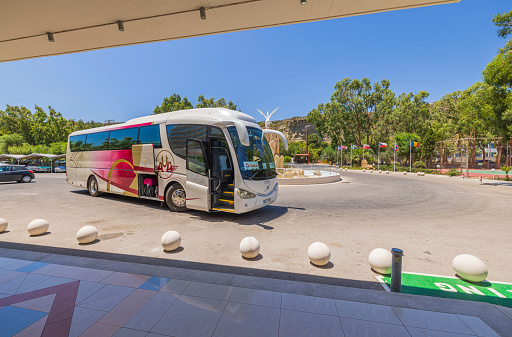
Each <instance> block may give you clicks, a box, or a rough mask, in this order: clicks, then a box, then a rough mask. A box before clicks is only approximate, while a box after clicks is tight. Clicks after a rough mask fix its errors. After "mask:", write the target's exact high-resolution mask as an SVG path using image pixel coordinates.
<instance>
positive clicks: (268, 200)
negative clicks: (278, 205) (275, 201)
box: [263, 198, 272, 205]
mask: <svg viewBox="0 0 512 337" xmlns="http://www.w3.org/2000/svg"><path fill="white" fill-rule="evenodd" d="M271 201H272V198H268V199H265V200H263V205H266V204H270V202H271Z"/></svg>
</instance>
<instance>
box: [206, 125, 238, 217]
mask: <svg viewBox="0 0 512 337" xmlns="http://www.w3.org/2000/svg"><path fill="white" fill-rule="evenodd" d="M212 129H213V127H212ZM209 145H210V149H209V153H210V167H211V172H210V193H211V201H212V209H213V210H222V211H228V212H229V211H234V190H235V185H234V174H233V173H234V171H233V161H232V159H231V155H230V152H229V145H228V142H227V141H226V138H225V137H224V135H223V134H222V133H221V134H220V135H217V134H216V133H214V132H212V133H211V135H210V137H209Z"/></svg>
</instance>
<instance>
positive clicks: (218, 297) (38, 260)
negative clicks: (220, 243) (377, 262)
mask: <svg viewBox="0 0 512 337" xmlns="http://www.w3.org/2000/svg"><path fill="white" fill-rule="evenodd" d="M0 256H1V257H0V322H1V323H0V337H3V336H17V337H20V336H30V337H32V336H52V337H54V336H68V335H69V336H73V337H74V336H94V337H97V336H116V337H117V336H123V337H130V336H134V337H139V336H141V337H143V336H146V337H158V336H281V337H284V336H293V337H296V336H297V337H300V336H315V337H316V336H354V337H365V336H371V337H374V336H377V337H378V336H412V337H417V336H418V337H419V336H422V337H445V336H446V337H462V336H483V337H493V336H505V337H510V336H512V310H510V309H506V308H502V307H498V306H495V305H491V304H487V303H479V302H465V301H459V300H449V299H440V298H432V297H421V296H414V295H406V294H390V293H386V292H382V291H375V290H364V289H357V288H346V287H338V286H331V285H323V284H313V283H303V282H296V281H284V280H275V279H263V278H259V277H250V276H241V275H232V274H222V273H215V272H207V271H198V270H188V269H179V268H172V267H163V266H151V265H138V264H132V263H127V262H118V261H107V260H97V259H90V258H76V259H75V263H74V265H70V261H73V259H70V258H69V256H59V255H53V254H47V253H34V252H21V251H14V250H9V249H0ZM21 258H23V259H21ZM63 261H65V262H66V263H63ZM61 263H63V264H61ZM93 267H94V268H93ZM144 274H145V275H144Z"/></svg>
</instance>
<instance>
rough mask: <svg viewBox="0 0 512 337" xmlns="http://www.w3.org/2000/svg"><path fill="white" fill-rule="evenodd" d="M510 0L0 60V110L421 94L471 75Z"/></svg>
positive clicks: (252, 109)
mask: <svg viewBox="0 0 512 337" xmlns="http://www.w3.org/2000/svg"><path fill="white" fill-rule="evenodd" d="M511 8H512V6H511V2H510V0H485V1H484V0H462V1H461V2H459V3H457V4H450V5H442V6H433V7H425V8H417V9H410V10H402V11H395V12H387V13H379V14H371V15H364V16H358V17H351V18H343V19H336V20H329V21H321V22H313V23H304V24H298V25H291V26H283V27H275V28H268V29H260V30H252V31H245V32H237V33H230V34H221V35H214V36H206V37H200V38H192V39H185V40H176V41H167V42H158V43H152V44H144V45H138V46H129V47H118V48H112V49H105V50H98V51H91V52H85V53H78V54H69V55H62V56H53V57H46V58H39V59H32V60H24V61H16V62H7V63H0V78H1V79H2V80H1V81H0V109H4V108H5V106H6V105H7V104H9V105H24V106H26V107H28V108H29V109H31V110H33V108H34V105H35V104H37V105H39V106H42V107H44V108H45V110H46V107H47V106H48V105H51V106H52V107H53V108H54V109H56V110H57V111H60V112H61V113H62V114H63V115H64V116H65V117H66V118H74V119H80V118H81V119H84V120H95V121H104V120H106V119H115V120H116V121H126V120H128V119H130V118H134V117H139V116H144V115H149V114H151V112H152V111H153V109H154V108H155V106H156V105H157V104H161V102H162V100H163V98H164V97H166V96H170V95H171V94H172V93H178V94H180V95H181V96H182V97H183V96H187V97H188V99H189V100H191V101H192V102H194V103H195V102H196V101H197V97H198V96H199V95H200V94H203V95H204V96H206V97H211V96H214V97H216V98H220V97H224V98H226V100H233V101H234V102H235V103H237V104H238V105H239V106H240V107H241V108H242V111H243V112H245V113H248V114H250V115H252V116H254V117H255V118H256V119H257V120H262V119H263V117H261V115H260V114H259V113H258V112H257V110H256V109H260V110H262V111H264V112H265V111H267V110H268V111H272V110H273V109H275V108H276V107H279V110H278V111H277V112H276V114H275V115H274V117H275V118H273V119H283V118H288V117H293V116H305V115H307V113H308V112H309V111H310V110H311V109H313V108H315V107H316V106H317V105H318V104H319V103H325V102H328V101H329V100H330V96H331V95H332V93H333V91H334V85H335V83H336V82H337V81H339V80H341V79H343V78H345V77H351V78H359V79H360V78H362V77H368V78H369V79H370V80H371V81H372V82H373V81H377V80H381V79H383V78H385V79H388V80H390V81H391V89H392V90H393V91H395V92H396V93H397V94H400V93H402V92H418V91H420V90H424V91H427V92H429V93H430V97H429V99H428V100H429V101H431V102H433V101H436V100H438V99H439V98H440V97H442V96H443V95H445V94H447V93H451V92H453V91H456V90H464V89H466V88H467V87H469V86H470V85H472V84H473V83H475V82H477V81H480V80H481V78H482V76H481V72H482V70H483V69H484V67H485V65H486V64H487V63H488V62H489V61H490V60H491V59H492V58H493V57H494V56H495V55H496V52H497V50H498V48H499V47H501V46H503V45H504V44H505V40H504V39H502V38H498V36H497V34H496V27H495V26H494V25H493V23H492V22H491V19H492V17H493V16H494V15H495V14H496V13H501V12H505V11H509V10H510V9H511Z"/></svg>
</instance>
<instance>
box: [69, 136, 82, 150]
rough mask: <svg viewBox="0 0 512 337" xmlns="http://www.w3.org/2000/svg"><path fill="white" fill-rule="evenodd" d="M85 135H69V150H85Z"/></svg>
mask: <svg viewBox="0 0 512 337" xmlns="http://www.w3.org/2000/svg"><path fill="white" fill-rule="evenodd" d="M85 136H86V135H79V136H71V137H69V150H70V151H71V152H78V151H84V150H85Z"/></svg>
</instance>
